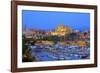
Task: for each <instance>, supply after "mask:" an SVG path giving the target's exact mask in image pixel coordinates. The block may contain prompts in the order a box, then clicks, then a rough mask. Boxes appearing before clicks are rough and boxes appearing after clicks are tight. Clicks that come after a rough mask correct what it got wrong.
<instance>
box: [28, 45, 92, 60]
mask: <svg viewBox="0 0 100 73" xmlns="http://www.w3.org/2000/svg"><path fill="white" fill-rule="evenodd" d="M29 47H30V48H31V50H32V56H34V57H35V58H36V59H37V61H54V60H80V59H89V58H90V48H89V47H80V46H61V45H53V46H49V45H33V46H29Z"/></svg>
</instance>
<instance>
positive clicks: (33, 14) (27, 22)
mask: <svg viewBox="0 0 100 73" xmlns="http://www.w3.org/2000/svg"><path fill="white" fill-rule="evenodd" d="M76 17H77V18H76ZM59 24H63V25H64V26H68V27H70V28H72V29H74V30H80V31H83V30H89V29H90V14H89V13H76V12H53V11H52V12H51V11H34V10H23V11H22V27H23V28H24V27H25V28H32V29H40V30H53V29H55V28H56V27H57V26H58V25H59Z"/></svg>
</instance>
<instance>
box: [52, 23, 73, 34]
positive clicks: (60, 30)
mask: <svg viewBox="0 0 100 73" xmlns="http://www.w3.org/2000/svg"><path fill="white" fill-rule="evenodd" d="M71 32H72V29H71V28H69V27H67V26H64V25H62V24H60V25H59V26H58V27H57V28H56V30H55V31H52V32H51V35H57V36H65V35H67V34H70V33H71Z"/></svg>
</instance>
